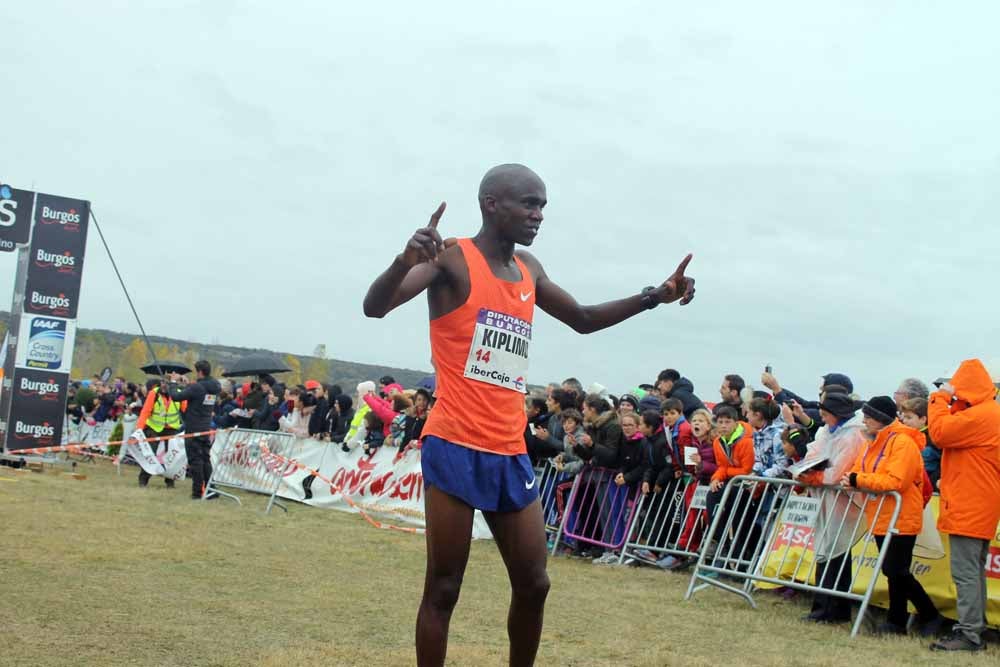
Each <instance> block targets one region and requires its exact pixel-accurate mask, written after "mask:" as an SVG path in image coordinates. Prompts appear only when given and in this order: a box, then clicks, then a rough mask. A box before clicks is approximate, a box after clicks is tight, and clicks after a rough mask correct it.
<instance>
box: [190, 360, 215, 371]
mask: <svg viewBox="0 0 1000 667" xmlns="http://www.w3.org/2000/svg"><path fill="white" fill-rule="evenodd" d="M194 369H195V370H196V371H198V372H199V373H201V374H202V375H211V374H212V364H210V363H208V362H207V361H205V360H204V359H199V360H198V361H196V362H194Z"/></svg>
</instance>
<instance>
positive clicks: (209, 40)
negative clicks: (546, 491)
mask: <svg viewBox="0 0 1000 667" xmlns="http://www.w3.org/2000/svg"><path fill="white" fill-rule="evenodd" d="M135 4H136V5H142V6H141V7H139V6H135V7H133V6H130V3H104V2H88V3H77V2H66V3H58V4H57V3H49V2H32V3H21V4H20V5H19V6H18V8H17V10H16V11H10V12H5V14H4V17H3V22H4V28H3V37H2V40H0V66H2V68H3V71H4V73H5V76H4V79H5V84H4V86H3V94H2V100H3V101H2V103H0V110H2V112H0V122H2V129H3V140H2V144H0V146H2V148H0V180H2V181H4V182H7V183H11V184H13V185H15V186H18V187H23V188H26V189H31V188H34V189H36V190H38V191H43V192H49V193H53V194H60V195H66V196H78V197H82V198H87V199H90V200H91V201H92V202H93V208H94V211H95V213H96V214H97V216H98V219H99V220H100V222H101V223H102V227H103V229H104V232H105V234H106V235H107V237H108V241H109V243H110V244H111V247H112V250H113V252H114V253H115V254H116V258H117V260H118V262H119V266H120V268H121V271H122V273H123V274H124V276H125V278H126V281H127V284H128V286H129V288H130V290H131V291H132V295H133V298H134V299H135V302H136V305H137V307H138V309H139V312H140V315H141V316H142V317H143V319H144V323H145V325H146V328H147V330H148V331H149V332H151V333H156V334H160V335H166V336H175V337H181V338H189V339H193V340H196V341H201V342H221V343H226V344H231V345H242V346H249V347H265V348H271V349H276V350H282V351H289V352H295V353H306V354H307V353H310V352H311V351H312V349H313V348H314V346H315V345H316V344H318V343H325V344H326V345H327V349H328V351H329V354H330V355H331V356H334V357H337V358H340V359H348V360H354V361H364V362H371V363H385V364H387V365H394V366H404V367H409V368H418V369H426V368H429V367H430V364H429V357H430V346H429V343H428V335H427V324H426V320H427V310H426V305H425V301H424V300H423V299H422V298H420V299H417V300H415V301H414V302H411V303H410V304H408V305H407V306H406V307H404V308H402V309H400V310H399V311H397V312H394V313H392V314H391V315H390V316H389V317H387V318H386V319H384V320H366V319H365V318H364V316H363V315H362V311H361V301H362V298H363V296H364V293H365V291H366V289H367V287H368V285H369V283H370V282H371V280H372V279H373V278H374V277H375V276H376V275H377V274H378V273H379V272H380V271H382V270H383V269H384V268H385V267H386V266H387V265H388V264H389V262H390V261H391V259H392V257H393V256H394V255H395V254H396V253H397V252H398V251H399V250H400V249H401V248H402V245H403V244H404V243H405V241H406V239H407V238H408V236H409V235H410V234H411V233H412V231H413V230H414V229H415V228H416V227H418V226H421V225H423V224H424V223H425V222H426V220H427V216H428V215H429V214H430V212H431V211H433V209H434V208H435V206H436V205H437V203H438V202H439V201H442V200H446V201H447V202H448V211H447V213H446V214H445V217H444V219H443V220H442V222H441V231H442V232H443V233H444V234H446V235H456V236H458V235H466V236H471V235H473V234H474V233H475V232H476V231H477V230H478V228H479V212H478V208H477V205H476V189H477V186H478V183H479V179H480V178H481V176H482V174H483V172H484V171H485V170H486V169H487V168H489V167H490V166H492V165H494V164H497V163H501V162H523V163H525V164H527V165H529V166H531V167H532V168H534V169H535V170H536V171H537V172H538V173H539V174H540V175H541V176H542V178H543V179H544V180H545V182H546V184H547V186H548V195H549V205H548V207H547V209H546V212H545V213H546V219H545V222H544V223H543V227H542V232H541V234H540V236H539V237H538V239H537V240H536V242H535V245H534V248H533V251H534V252H535V253H536V255H537V256H538V257H539V258H540V259H541V261H542V262H543V264H544V265H545V267H546V270H547V272H548V273H549V275H550V277H551V278H552V279H553V280H555V281H556V282H558V283H559V284H561V285H562V286H563V287H565V288H566V289H568V290H569V291H570V292H571V293H573V294H574V295H576V296H577V297H578V298H579V299H580V300H581V301H582V302H585V303H594V302H600V301H604V300H608V299H612V298H616V297H621V296H626V295H630V294H634V293H637V292H638V291H639V290H640V289H641V288H642V287H644V286H645V285H648V284H654V283H658V282H660V281H662V280H663V279H664V278H665V277H666V276H667V275H669V273H670V272H671V271H672V270H673V268H674V267H675V266H676V264H677V262H678V261H679V260H680V259H681V257H683V255H684V254H685V253H686V252H689V251H690V252H693V253H694V255H695V258H694V261H693V262H692V263H691V266H690V270H689V273H690V274H691V275H694V276H695V277H696V278H697V281H698V297H697V299H696V300H695V302H694V303H693V304H691V305H690V306H687V307H685V308H679V307H677V306H671V307H661V308H659V309H657V310H655V311H653V312H651V313H644V314H643V315H641V316H639V317H637V318H635V319H634V320H632V321H629V322H627V323H625V324H623V325H621V326H619V327H617V328H615V329H612V330H609V331H605V332H601V333H598V334H593V335H590V336H587V337H583V336H579V335H577V334H575V333H573V332H572V331H571V330H569V329H567V328H565V327H564V326H562V325H561V324H559V323H558V322H556V321H555V320H553V319H551V318H550V317H548V316H547V315H544V314H542V313H541V312H540V311H539V312H538V314H537V315H536V330H535V335H534V341H533V347H532V360H531V366H532V371H531V373H530V375H529V379H530V380H531V381H532V382H538V383H541V382H545V381H549V380H561V379H563V378H564V377H566V376H568V375H576V376H578V377H579V378H580V379H581V380H582V381H583V382H584V383H585V384H589V383H590V382H593V381H598V382H601V383H602V384H604V385H606V386H608V387H610V388H611V389H612V390H613V391H616V392H617V391H621V390H622V389H624V388H626V387H628V386H634V385H635V384H637V383H639V382H643V381H651V380H652V379H653V378H654V377H655V375H656V372H657V371H659V370H660V369H662V368H665V367H676V368H678V369H680V370H681V371H682V372H683V373H684V374H686V375H688V376H689V377H691V378H692V380H694V382H695V384H696V387H697V389H698V391H699V393H700V394H701V395H702V397H703V398H707V399H710V400H714V399H715V398H717V396H718V393H717V389H718V386H719V383H720V380H721V377H722V375H723V374H724V373H725V372H738V373H741V374H742V375H743V376H744V377H746V378H748V379H750V380H751V381H756V380H759V373H760V370H761V369H762V368H763V366H764V365H765V364H767V363H770V364H773V365H774V367H775V371H776V374H777V375H778V376H779V377H780V378H782V380H783V381H784V384H786V385H787V386H789V387H792V388H794V389H797V390H799V391H800V392H802V393H806V394H809V395H812V394H813V393H814V391H815V388H816V387H817V386H818V376H819V375H820V374H822V373H824V372H828V371H842V372H846V373H848V374H850V375H851V376H852V377H853V378H854V379H855V384H856V385H857V389H858V391H859V392H860V393H862V394H864V395H866V396H868V395H871V394H875V393H890V394H891V393H892V391H893V389H894V388H895V386H896V383H897V382H898V380H899V379H900V378H902V377H904V376H907V375H916V376H919V377H922V378H924V379H925V380H932V379H934V378H935V377H937V376H939V375H943V374H946V373H949V372H950V371H951V370H953V368H954V367H955V366H956V365H957V363H958V362H959V361H960V360H961V359H963V358H965V357H968V356H982V357H983V358H985V359H987V360H996V359H1000V350H998V342H997V340H998V334H1000V313H998V309H997V305H996V303H997V301H996V268H995V267H996V262H997V259H996V257H997V253H998V251H1000V232H998V230H997V221H998V214H1000V123H998V119H1000V78H998V76H997V66H998V63H1000V41H998V40H997V39H996V26H997V24H998V22H1000V5H997V3H995V2H985V1H984V2H971V1H970V2H963V3H960V4H954V3H950V4H949V3H932V2H913V1H906V2H871V1H870V0H869V1H865V2H838V3H801V2H783V3H778V2H764V3H747V2H730V3H690V2H615V3H579V2H568V1H566V2H550V3H537V2H523V3H521V2H504V3H496V6H495V8H494V9H485V7H486V3H470V2H453V3H443V2H427V3H403V2H370V3H329V2H317V3H309V4H305V3H273V2H272V3H253V4H252V5H251V4H246V3H239V2H224V1H221V0H213V1H211V2H204V3H196V2H188V3H179V2H175V3H166V2H155V3H154V2H149V3H135ZM591 4H593V5H599V6H594V7H592V6H590V5H591ZM709 4H711V7H709V6H708V5H709ZM154 5H155V6H156V7H155V8H153V7H154ZM14 268H15V262H14V255H13V254H5V253H0V294H2V293H10V290H11V289H12V285H13V275H14ZM85 268H86V270H85V273H84V277H83V294H82V300H81V306H80V324H81V326H86V327H101V328H108V329H115V330H123V331H138V329H137V327H136V325H135V323H134V321H133V319H132V316H131V314H130V312H129V310H128V307H127V305H126V303H125V300H124V298H123V296H122V293H121V290H120V288H119V287H118V285H117V282H116V281H115V278H114V274H113V272H112V270H111V266H110V264H109V262H108V260H107V257H106V255H105V253H104V250H103V248H102V247H101V246H100V243H99V239H98V237H97V234H96V233H95V230H93V229H91V233H90V238H89V243H88V254H87V258H86V267H85Z"/></svg>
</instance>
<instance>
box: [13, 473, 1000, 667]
mask: <svg viewBox="0 0 1000 667" xmlns="http://www.w3.org/2000/svg"><path fill="white" fill-rule="evenodd" d="M84 471H85V472H87V473H88V475H89V478H88V479H87V480H85V481H76V480H73V479H70V478H69V477H67V476H65V475H62V474H58V473H56V472H53V471H52V470H47V471H46V473H45V474H26V475H19V476H17V477H16V479H17V481H16V482H10V481H0V506H2V507H3V508H4V512H3V523H4V527H3V532H2V534H0V535H2V537H0V540H2V541H0V554H2V556H3V558H2V567H3V586H2V588H0V591H2V593H0V628H2V631H3V644H2V646H0V664H3V665H31V666H32V667H35V666H48V665H223V666H228V665H266V666H267V667H292V666H294V667H300V666H302V665H317V664H324V665H410V664H413V639H412V635H413V621H414V616H415V611H416V608H417V603H418V601H419V597H420V587H421V582H422V578H423V564H424V555H423V541H422V538H420V537H415V536H411V535H403V534H399V533H393V532H388V531H379V530H376V529H374V528H371V527H370V526H368V525H367V524H366V523H364V522H363V521H362V520H361V519H360V518H358V517H356V516H353V515H348V514H343V513H340V512H334V511H322V510H317V509H313V508H309V507H306V506H302V505H294V504H293V505H292V507H291V508H290V511H289V513H288V514H287V515H284V514H282V513H281V512H280V511H276V512H275V513H274V514H272V515H271V516H266V517H265V516H263V515H261V514H260V510H261V509H262V508H263V505H264V501H263V499H262V498H261V497H258V496H250V497H247V498H246V499H245V504H244V506H243V507H237V506H235V505H234V504H231V503H229V502H227V501H218V502H213V503H194V502H191V501H189V500H188V499H187V495H188V494H187V489H186V488H185V489H181V488H178V489H176V490H174V491H169V490H167V489H165V488H164V487H163V486H162V482H161V481H160V480H154V481H153V482H152V484H151V487H150V488H148V489H139V488H138V487H137V486H136V483H135V476H136V472H135V469H134V468H132V469H129V471H128V475H127V477H121V478H119V477H117V476H116V475H115V474H114V472H113V468H111V467H110V466H108V465H105V464H101V465H89V464H88V465H86V466H84ZM14 478H15V476H14V474H13V473H12V472H11V471H9V470H8V469H6V468H4V469H0V479H2V480H9V479H14ZM550 572H551V577H552V584H553V585H552V593H551V596H550V598H549V603H548V607H547V619H546V627H545V633H544V635H543V638H542V647H541V650H540V653H539V659H538V664H539V665H612V664H613V665H675V664H676V665H681V664H683V665H692V666H694V665H719V664H739V665H789V666H791V665H837V666H838V667H843V666H844V665H851V664H857V665H865V664H880V665H893V664H899V665H903V664H906V665H923V664H927V665H930V664H935V665H937V664H948V665H966V664H968V665H985V664H990V663H992V664H996V660H997V657H998V652H997V650H996V649H992V650H991V651H990V652H989V655H987V656H958V657H956V656H938V655H934V654H931V653H930V652H929V651H928V650H927V648H926V644H925V643H922V642H920V641H918V640H915V639H904V640H893V641H889V640H880V639H873V638H868V637H862V638H859V639H857V640H853V641H852V640H850V639H848V637H847V631H846V630H845V629H844V628H822V627H815V626H811V625H805V624H803V623H801V622H799V621H798V620H797V619H798V617H799V615H800V614H801V613H802V612H803V608H802V607H801V604H796V603H789V602H783V601H781V600H780V598H778V597H776V596H769V595H761V596H760V602H761V605H760V609H758V610H756V611H754V610H752V609H750V608H749V607H747V606H746V605H745V604H744V603H742V602H740V601H739V600H737V599H736V598H734V597H732V596H728V595H725V594H722V593H720V592H714V591H709V592H705V593H702V594H699V596H697V597H696V598H695V600H693V601H692V602H689V603H685V602H683V600H682V598H683V594H684V590H685V588H686V585H687V581H688V580H687V578H686V577H684V576H680V575H674V574H664V573H661V572H658V571H652V570H646V569H643V570H636V569H633V568H612V567H600V566H594V565H591V564H590V563H583V562H578V561H568V560H566V559H556V560H555V561H553V562H552V563H551V568H550ZM507 599H508V593H507V582H506V575H505V572H504V569H503V566H502V563H501V561H500V558H499V556H498V555H497V554H496V551H495V548H494V546H493V544H492V543H491V542H478V543H476V544H474V545H473V548H472V556H471V559H470V563H469V569H468V574H467V576H466V585H465V589H464V590H463V593H462V599H461V601H460V602H459V606H458V609H457V610H456V615H455V618H454V620H453V622H452V628H451V646H450V649H449V664H454V665H501V664H504V661H505V655H506V643H507V642H506V634H505V630H504V618H505V615H506V605H507Z"/></svg>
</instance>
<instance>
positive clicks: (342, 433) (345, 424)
mask: <svg viewBox="0 0 1000 667" xmlns="http://www.w3.org/2000/svg"><path fill="white" fill-rule="evenodd" d="M352 421H354V408H348V409H347V412H344V411H343V410H341V412H340V417H338V418H337V425H336V426H335V427H334V428H333V432H332V433H330V440H332V441H333V442H343V441H344V438H346V437H347V432H348V431H350V430H351V422H352Z"/></svg>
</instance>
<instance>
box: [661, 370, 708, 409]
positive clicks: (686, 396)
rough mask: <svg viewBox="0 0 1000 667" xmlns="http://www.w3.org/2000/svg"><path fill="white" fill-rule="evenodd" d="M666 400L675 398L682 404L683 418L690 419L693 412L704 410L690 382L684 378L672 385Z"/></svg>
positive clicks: (703, 405)
mask: <svg viewBox="0 0 1000 667" xmlns="http://www.w3.org/2000/svg"><path fill="white" fill-rule="evenodd" d="M667 398H676V399H677V400H678V401H680V402H681V403H683V404H684V416H685V417H688V418H690V417H691V414H692V413H693V412H694V411H695V410H700V409H704V408H705V404H704V403H702V402H701V399H700V398H698V396H697V395H696V394H695V393H694V384H692V383H691V380H688V379H687V378H684V377H682V378H681V379H680V380H678V381H677V382H675V383H674V386H673V389H671V390H670V395H669V396H667Z"/></svg>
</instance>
